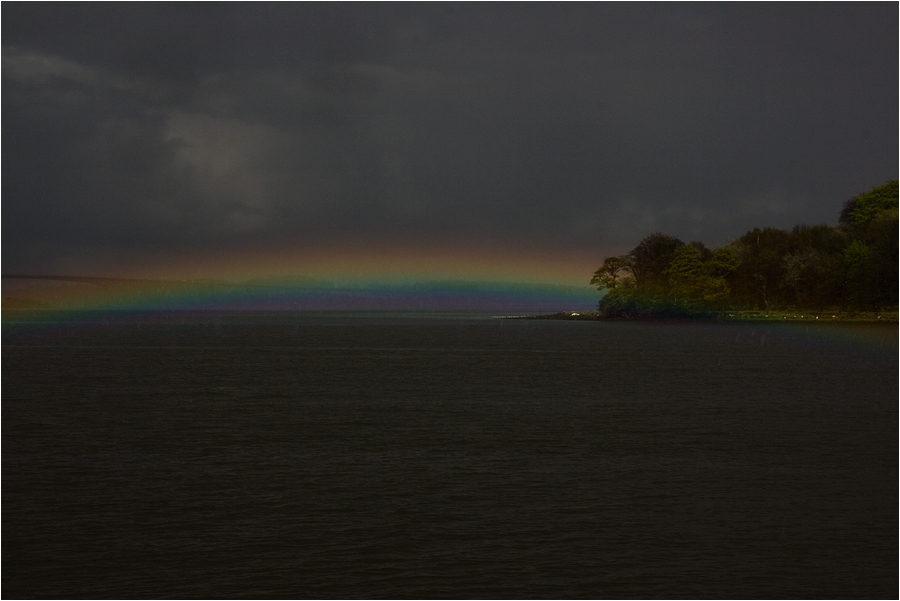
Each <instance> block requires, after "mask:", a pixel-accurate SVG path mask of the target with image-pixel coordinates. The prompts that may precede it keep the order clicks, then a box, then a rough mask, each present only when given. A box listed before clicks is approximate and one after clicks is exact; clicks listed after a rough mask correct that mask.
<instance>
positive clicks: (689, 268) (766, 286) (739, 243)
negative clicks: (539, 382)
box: [579, 180, 898, 321]
mask: <svg viewBox="0 0 900 601" xmlns="http://www.w3.org/2000/svg"><path fill="white" fill-rule="evenodd" d="M897 192H898V182H897V180H890V181H888V182H886V183H885V184H884V185H881V186H877V187H875V188H872V189H871V190H869V191H868V192H864V193H861V194H858V195H857V196H854V197H853V198H851V199H849V200H847V201H846V202H845V203H844V206H843V208H842V210H841V212H840V215H839V218H838V222H837V224H835V225H827V224H820V225H813V226H809V225H805V224H802V225H796V226H794V228H793V229H791V230H781V229H776V228H771V227H765V228H754V229H752V230H750V231H748V232H747V233H745V234H743V235H742V236H740V237H739V238H738V239H736V240H734V241H732V242H730V243H729V244H726V245H724V246H722V247H720V248H714V249H711V248H708V247H707V246H706V245H704V244H703V243H702V242H696V241H695V242H688V243H685V242H683V241H681V240H679V239H678V238H676V237H674V236H670V235H667V234H664V233H661V232H656V233H653V234H650V235H649V236H647V237H646V238H644V239H643V240H641V241H640V243H639V244H638V245H637V246H636V247H635V248H634V249H632V250H631V251H630V252H628V253H627V254H625V255H620V256H614V257H607V258H606V259H604V261H603V264H602V265H601V266H600V267H599V268H598V269H597V271H595V272H594V275H593V277H592V278H591V284H592V285H594V286H596V287H597V289H598V290H601V291H604V292H605V295H604V296H603V298H602V299H601V300H600V303H599V306H598V311H597V315H596V317H595V318H685V317H688V318H690V317H694V318H700V317H719V318H728V316H729V315H731V316H732V317H734V316H736V315H740V316H743V317H744V318H748V319H749V318H751V317H750V316H751V315H754V316H761V315H765V316H766V317H764V318H763V317H752V319H760V318H761V319H769V318H770V317H769V316H771V315H777V316H778V317H780V318H782V319H788V318H789V317H788V315H791V316H795V317H792V318H791V319H803V320H805V319H807V317H806V316H810V315H812V316H815V317H817V318H818V319H819V320H821V319H829V320H831V319H839V317H838V315H841V316H844V317H845V318H846V319H857V318H856V317H851V316H862V315H867V316H869V315H871V316H872V317H871V319H873V320H874V319H881V317H878V316H879V315H881V314H882V313H885V314H886V315H887V314H892V315H894V317H893V320H894V321H896V314H897V302H898V299H897V290H898V261H897V257H898V244H897V241H898V227H897V222H898V202H897V197H898V193H897ZM829 316H833V317H829ZM579 317H580V315H579ZM585 317H587V315H585Z"/></svg>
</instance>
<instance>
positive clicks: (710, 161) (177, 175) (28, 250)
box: [2, 2, 900, 281]
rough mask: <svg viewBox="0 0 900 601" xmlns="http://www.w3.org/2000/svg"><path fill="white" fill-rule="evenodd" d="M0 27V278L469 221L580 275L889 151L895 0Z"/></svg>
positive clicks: (30, 17) (412, 232)
mask: <svg viewBox="0 0 900 601" xmlns="http://www.w3.org/2000/svg"><path fill="white" fill-rule="evenodd" d="M2 33H3V36H2V44H3V69H2V77H3V97H2V99H3V114H2V116H3V122H2V131H3V157H2V159H3V160H2V176H3V177H2V193H3V194H2V234H3V239H2V251H3V254H2V268H3V272H4V273H6V274H10V273H45V274H49V273H76V272H77V273H79V274H81V275H128V274H127V273H122V271H123V270H126V271H127V269H128V267H127V266H128V265H129V261H132V263H131V264H139V263H140V262H141V261H152V260H154V259H153V257H170V258H171V257H176V256H178V255H179V254H185V255H188V254H191V253H193V255H194V256H197V253H201V254H203V253H205V256H215V255H217V254H219V253H224V252H226V251H230V252H234V251H235V249H251V250H252V249H256V250H257V251H258V252H264V251H263V250H260V249H266V248H270V247H271V248H274V247H289V246H291V245H292V244H294V245H298V246H303V247H304V248H313V247H315V248H325V247H345V248H350V247H352V248H366V247H367V246H368V247H371V248H379V247H380V246H383V245H384V244H387V243H390V244H395V245H401V246H403V247H404V248H407V249H413V250H416V249H418V251H419V252H421V253H425V254H427V253H428V252H430V249H432V248H435V247H437V246H441V247H443V248H446V247H459V248H464V247H469V248H476V247H478V245H479V244H485V243H486V241H489V243H490V245H492V247H494V248H503V249H505V250H506V252H508V253H512V254H513V255H514V254H515V253H516V252H518V250H519V249H522V250H523V252H524V251H525V250H528V251H530V252H535V251H536V250H537V251H539V252H542V253H547V254H548V255H554V256H558V257H563V256H566V255H570V256H572V257H579V259H578V260H580V261H588V262H587V263H585V266H584V269H586V270H587V272H586V274H585V281H586V280H587V279H589V278H590V271H592V270H593V269H594V268H596V266H597V265H599V264H600V262H601V261H602V259H603V257H604V256H607V255H609V254H615V253H622V252H626V251H628V250H629V249H631V248H632V247H634V246H635V245H636V244H637V242H639V241H640V239H641V238H643V237H644V236H646V235H647V234H649V233H651V232H654V231H657V230H660V231H663V232H666V233H669V234H673V235H676V236H678V237H680V238H682V239H683V240H685V241H688V240H702V241H704V242H706V243H707V244H708V245H710V246H715V245H719V244H722V243H725V242H726V241H728V240H729V239H733V238H736V237H738V236H740V235H741V234H742V233H743V232H745V231H746V230H748V229H750V228H752V227H756V226H760V227H761V226H774V227H782V228H788V227H791V226H793V225H794V224H796V223H801V222H804V223H822V222H825V223H835V222H836V220H837V216H838V213H839V211H840V208H841V204H842V202H843V201H844V200H846V199H847V198H849V197H850V196H853V195H854V194H856V193H858V192H862V191H865V190H868V189H869V188H871V187H873V186H875V185H880V184H882V183H883V182H884V181H886V180H887V179H894V178H896V177H897V172H898V111H900V107H898V58H897V57H898V5H897V4H896V3H894V2H886V3H848V4H838V3H828V4H815V3H802V4H784V3H778V4H762V3H752V4H732V3H728V4H710V3H705V4H682V3H671V4H668V3H667V4H648V3H636V4H607V3H596V4H595V3H576V4H533V3H527V4H514V3H502V4H468V3H467V4H455V3H452V4H435V3H424V4H387V3H374V4H368V3H363V4H309V3H277V4H262V3H226V4H215V3H204V4H196V5H193V4H138V3H122V4H119V3H115V4H111V3H97V4H73V3H62V4H56V3H53V4H40V3H3V6H2ZM248 252H250V251H249V250H248ZM584 257H588V259H584ZM593 257H596V260H594V259H593ZM126 259H127V260H126ZM172 260H173V261H175V259H172ZM159 261H163V262H164V260H163V259H158V262H159ZM594 263H596V265H594ZM579 268H580V267H579ZM198 269H200V268H198ZM198 275H204V274H202V273H198Z"/></svg>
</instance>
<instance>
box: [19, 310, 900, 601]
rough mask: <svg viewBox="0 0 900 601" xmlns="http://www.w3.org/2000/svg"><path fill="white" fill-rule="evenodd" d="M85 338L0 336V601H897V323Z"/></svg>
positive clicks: (366, 321)
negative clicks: (401, 600) (325, 600)
mask: <svg viewBox="0 0 900 601" xmlns="http://www.w3.org/2000/svg"><path fill="white" fill-rule="evenodd" d="M81 322H82V323H78V324H73V323H63V322H60V323H57V324H55V325H54V324H50V325H45V326H43V327H41V328H32V329H30V330H28V329H26V330H24V331H11V330H10V329H9V328H8V327H7V326H6V324H4V344H3V355H2V392H3V404H2V418H3V421H2V429H3V430H2V435H3V456H2V468H3V471H2V487H3V488H2V502H3V506H2V518H3V522H2V536H3V554H2V570H3V572H2V593H3V596H4V598H25V597H101V598H102V597H107V598H108V597H117V598H122V597H155V598H163V597H178V598H184V597H369V598H371V597H394V598H397V597H417V598H434V597H454V598H466V597H595V598H596V597H807V598H808V597H814V598H833V597H840V598H862V597H884V598H896V597H897V595H898V461H897V459H898V411H897V407H898V405H897V393H898V356H897V327H896V324H895V325H893V326H888V327H878V326H864V325H863V326H860V325H857V326H850V325H843V326H841V325H834V324H829V325H825V326H818V327H817V326H811V327H807V326H802V325H793V326H791V325H771V324H696V323H694V324H685V323H644V324H635V323H600V322H566V321H511V320H496V319H490V316H476V315H449V314H448V315H432V316H422V315H400V314H393V315H385V314H311V313H310V314H291V313H269V314H247V313H245V314H214V313H207V314H202V313H181V314H170V315H167V316H163V317H158V316H157V317H150V316H137V317H136V316H130V317H129V316H126V317H121V318H119V319H114V320H112V321H109V319H108V318H101V317H99V316H97V317H90V316H86V317H83V318H82V319H81Z"/></svg>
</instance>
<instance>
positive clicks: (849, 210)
mask: <svg viewBox="0 0 900 601" xmlns="http://www.w3.org/2000/svg"><path fill="white" fill-rule="evenodd" d="M897 188H898V185H897V180H895V179H892V180H888V181H887V182H886V183H885V184H884V185H882V186H876V187H875V188H872V189H871V190H869V191H868V192H864V193H863V194H858V195H856V196H854V197H853V198H851V199H850V200H848V201H847V202H845V203H844V208H843V210H842V211H841V216H840V218H839V219H838V221H839V222H840V223H842V224H845V225H849V226H852V227H855V228H858V227H862V226H864V225H865V224H866V223H868V222H870V221H872V220H873V219H875V217H877V216H878V214H879V213H881V212H882V211H891V210H893V211H897V206H898V204H897Z"/></svg>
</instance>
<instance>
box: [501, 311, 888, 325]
mask: <svg viewBox="0 0 900 601" xmlns="http://www.w3.org/2000/svg"><path fill="white" fill-rule="evenodd" d="M898 318H900V314H898V312H897V311H870V312H866V311H805V312H804V311H719V312H716V313H713V314H710V315H707V316H696V317H641V316H635V317H604V316H603V315H601V313H600V312H599V311H560V312H558V313H551V314H548V315H531V316H521V317H518V316H517V317H508V318H507V319H544V320H567V321H703V322H709V321H715V322H723V321H725V322H766V323H806V324H809V323H817V324H821V323H893V324H897V323H898V322H900V319H898Z"/></svg>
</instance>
